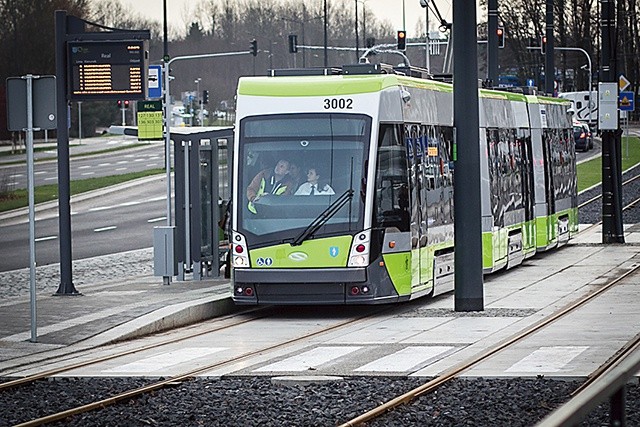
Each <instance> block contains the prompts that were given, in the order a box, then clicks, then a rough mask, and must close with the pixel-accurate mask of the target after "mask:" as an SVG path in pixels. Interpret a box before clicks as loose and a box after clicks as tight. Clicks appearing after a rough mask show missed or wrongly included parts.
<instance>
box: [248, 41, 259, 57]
mask: <svg viewBox="0 0 640 427" xmlns="http://www.w3.org/2000/svg"><path fill="white" fill-rule="evenodd" d="M249 51H250V52H251V55H253V56H256V55H258V41H257V40H256V39H253V40H251V47H250V48H249Z"/></svg>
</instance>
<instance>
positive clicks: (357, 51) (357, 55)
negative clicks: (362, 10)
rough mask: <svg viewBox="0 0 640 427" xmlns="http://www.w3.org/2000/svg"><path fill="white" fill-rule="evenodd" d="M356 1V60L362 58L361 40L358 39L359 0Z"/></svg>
mask: <svg viewBox="0 0 640 427" xmlns="http://www.w3.org/2000/svg"><path fill="white" fill-rule="evenodd" d="M355 2H356V61H357V60H358V58H360V41H359V40H358V0H355Z"/></svg>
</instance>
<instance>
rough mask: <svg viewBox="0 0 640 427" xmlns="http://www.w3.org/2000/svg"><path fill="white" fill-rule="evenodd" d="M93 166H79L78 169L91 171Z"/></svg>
mask: <svg viewBox="0 0 640 427" xmlns="http://www.w3.org/2000/svg"><path fill="white" fill-rule="evenodd" d="M90 167H91V166H88V165H85V166H78V169H89V168H90Z"/></svg>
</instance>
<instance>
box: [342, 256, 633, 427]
mask: <svg viewBox="0 0 640 427" xmlns="http://www.w3.org/2000/svg"><path fill="white" fill-rule="evenodd" d="M639 269H640V265H636V266H634V267H633V268H631V269H630V270H628V271H627V272H625V273H624V274H622V275H620V276H619V277H617V278H615V279H613V280H611V281H609V282H608V283H607V284H606V285H604V286H602V287H601V288H600V289H599V290H597V291H595V292H593V293H590V294H588V295H585V296H584V297H582V298H580V299H578V300H577V301H575V302H573V303H572V304H570V305H568V306H566V307H564V308H563V309H561V310H559V311H557V312H556V313H554V314H553V315H551V316H548V317H546V318H544V319H542V320H540V321H539V322H537V323H535V324H533V325H532V326H530V327H528V328H526V329H525V330H523V331H522V332H520V333H518V334H516V335H514V336H512V337H510V338H508V339H506V340H504V341H502V342H501V343H499V344H497V345H495V346H493V347H491V348H488V349H487V350H485V351H483V352H481V353H479V354H478V355H476V356H474V357H472V358H471V359H469V360H466V361H464V362H463V363H461V364H459V365H457V366H454V367H453V368H451V369H449V370H448V371H446V372H445V373H443V374H442V375H439V376H437V377H436V378H434V379H432V380H431V381H429V382H427V383H425V384H423V385H421V386H419V387H417V388H414V389H412V390H410V391H408V392H406V393H404V394H402V395H399V396H397V397H395V398H393V399H391V400H389V401H387V402H385V403H383V404H381V405H378V406H377V407H375V408H373V409H371V410H370V411H368V412H366V413H364V414H362V415H360V416H358V417H355V418H353V419H351V420H348V421H346V422H345V423H343V424H341V426H340V427H351V426H358V425H363V424H364V423H367V422H370V421H372V420H374V419H376V418H379V417H381V416H383V415H384V414H385V413H387V412H388V411H391V410H393V409H395V408H397V407H399V406H401V405H407V404H410V403H412V402H414V400H415V399H416V398H418V397H420V396H422V395H425V394H428V393H433V392H435V391H436V390H438V389H439V388H440V387H441V386H443V385H444V384H446V383H448V382H449V381H451V380H453V379H454V378H457V377H459V376H460V374H462V373H463V372H465V371H467V370H469V369H471V368H473V367H475V366H477V365H479V364H480V363H482V362H484V361H485V360H487V359H488V358H490V357H493V356H495V355H496V354H498V353H500V352H501V351H504V350H506V349H508V348H510V347H511V346H513V345H515V344H517V343H519V342H521V341H522V340H524V339H525V338H527V337H529V336H531V335H533V334H534V333H536V332H538V331H540V330H541V329H543V328H545V327H547V326H549V325H551V324H552V323H554V322H555V321H556V320H558V319H560V318H562V317H564V316H566V315H568V314H570V313H572V312H574V311H575V310H577V309H578V308H580V307H582V306H583V305H585V304H586V303H588V302H590V301H592V300H594V299H595V298H597V297H598V296H600V295H602V294H603V293H605V292H607V291H608V290H610V289H611V288H612V287H614V286H616V285H617V284H618V283H619V282H621V281H622V280H624V279H626V278H628V277H631V276H633V275H635V274H637V272H638V270H639ZM637 338H638V337H636V341H637ZM638 345H639V344H638V342H634V343H633V344H630V345H629V347H630V351H624V352H621V353H620V355H619V356H618V357H617V358H614V359H615V360H614V361H615V362H617V361H619V358H620V357H624V355H628V354H630V352H631V351H633V350H635V349H636V348H637V347H638ZM607 365H608V364H607ZM607 370H608V366H604V367H602V368H601V369H598V370H597V371H595V372H594V374H593V375H592V376H593V378H594V379H595V378H598V377H599V376H600V375H602V374H603V373H604V372H607ZM577 391H579V390H577Z"/></svg>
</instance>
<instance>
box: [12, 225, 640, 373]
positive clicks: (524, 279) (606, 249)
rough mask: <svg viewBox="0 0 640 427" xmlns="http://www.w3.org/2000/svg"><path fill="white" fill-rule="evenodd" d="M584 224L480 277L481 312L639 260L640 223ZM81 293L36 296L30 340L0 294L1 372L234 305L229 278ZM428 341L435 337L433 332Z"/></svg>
mask: <svg viewBox="0 0 640 427" xmlns="http://www.w3.org/2000/svg"><path fill="white" fill-rule="evenodd" d="M581 229H586V230H585V231H584V232H582V233H580V234H579V235H578V236H577V237H576V238H574V239H572V240H571V241H570V242H569V244H567V245H566V246H565V247H562V248H559V249H557V250H554V251H551V252H548V253H545V254H541V255H536V256H535V257H533V258H530V259H527V260H525V266H523V267H524V268H523V267H520V268H516V269H514V270H510V271H508V272H505V273H499V274H497V275H492V276H490V277H487V278H485V289H484V291H485V310H486V311H487V312H489V313H490V312H491V310H490V309H492V308H499V309H509V308H512V309H513V310H521V309H522V305H523V304H529V305H531V304H532V302H531V299H532V297H531V295H525V294H520V295H519V293H520V292H524V290H525V289H527V288H529V285H531V284H533V283H536V282H538V281H540V276H539V274H538V273H534V274H532V273H533V272H534V270H535V271H536V272H540V271H544V272H545V274H544V276H545V279H544V281H545V284H544V286H538V287H537V288H536V291H535V292H537V294H536V295H537V296H536V299H537V300H536V302H535V304H534V305H535V308H534V310H533V311H535V312H542V311H545V312H548V311H549V310H551V309H553V308H554V307H558V306H560V305H564V304H566V303H567V301H571V300H573V299H577V294H578V293H580V292H581V293H582V294H584V292H586V289H587V288H589V287H592V286H594V285H597V284H601V283H602V282H603V281H604V279H605V278H612V277H617V276H619V275H621V274H622V272H623V271H626V270H628V269H629V268H630V266H631V265H633V264H634V263H638V262H640V251H639V250H638V249H639V247H640V232H639V231H640V225H630V226H626V227H625V243H624V244H615V245H603V244H602V234H601V233H602V231H601V228H600V227H591V228H587V226H584V227H581ZM527 264H529V268H527V267H526V265H527ZM574 266H579V267H580V270H579V271H580V272H581V273H580V274H574V275H573V276H572V275H571V273H567V271H568V270H569V269H570V268H573V267H574ZM585 277H587V278H589V279H588V280H585V279H584V278H585ZM594 278H596V279H594ZM567 281H575V283H567ZM506 287H509V288H510V289H509V296H508V297H507V298H504V289H505V288H506ZM501 289H502V290H501ZM78 291H79V292H80V293H81V295H68V296H66V295H65V296H54V295H51V293H39V294H38V295H37V298H36V300H37V310H36V318H37V328H36V332H37V335H36V342H32V341H31V334H32V330H31V310H30V307H31V303H30V298H29V295H26V296H20V297H12V298H4V299H3V300H2V302H0V372H2V371H3V370H4V369H9V368H11V367H12V366H17V365H21V364H24V363H27V362H35V361H37V360H40V359H41V358H43V357H45V354H46V357H47V358H50V357H55V355H64V354H68V353H71V352H75V351H79V350H82V349H88V348H93V347H96V346H100V345H104V344H107V343H111V342H117V341H122V340H127V339H131V338H135V337H140V336H143V335H147V334H150V333H154V332H159V331H163V330H168V329H171V328H174V327H179V326H184V325H188V324H193V323H196V322H199V321H203V320H206V319H210V318H213V317H217V316H222V315H225V314H229V313H232V312H233V311H235V310H236V308H235V306H234V304H233V302H232V301H231V298H230V285H229V280H228V279H221V278H220V279H217V278H215V279H214V278H209V279H205V280H200V281H172V282H171V284H169V285H163V283H162V277H154V276H140V277H131V278H128V279H125V280H122V279H118V280H114V279H111V280H110V281H107V282H102V283H94V284H86V283H85V284H84V285H83V286H82V288H81V289H78ZM528 292H531V289H529V291H528ZM424 301H425V305H427V306H428V307H432V308H442V309H445V310H446V309H450V310H452V311H453V309H454V295H453V293H450V294H448V295H444V296H441V297H438V298H437V299H435V300H432V302H429V300H427V299H425V300H424ZM639 316H640V314H639ZM628 324H629V328H634V329H636V330H635V332H633V334H632V335H635V334H636V333H637V325H638V324H640V323H637V322H634V321H630V322H629V323H628ZM433 339H434V340H435V341H438V338H437V337H433ZM443 339H444V338H443ZM478 339H479V340H480V339H482V337H478Z"/></svg>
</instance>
